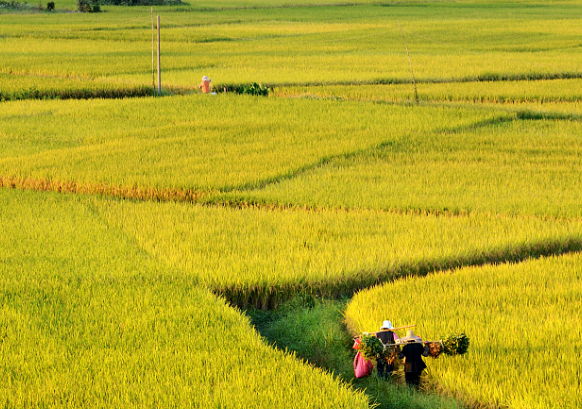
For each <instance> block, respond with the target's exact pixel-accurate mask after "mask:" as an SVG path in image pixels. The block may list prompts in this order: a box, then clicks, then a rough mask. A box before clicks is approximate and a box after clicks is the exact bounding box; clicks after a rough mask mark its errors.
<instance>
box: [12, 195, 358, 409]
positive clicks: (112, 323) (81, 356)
mask: <svg viewBox="0 0 582 409" xmlns="http://www.w3.org/2000/svg"><path fill="white" fill-rule="evenodd" d="M0 203H1V205H0V219H1V220H2V229H1V230H0V247H1V248H2V252H0V289H1V290H0V351H1V355H2V364H1V365H0V378H1V379H2V382H1V383H0V401H1V402H2V403H3V405H4V406H5V407H8V408H20V407H28V408H44V407H91V408H111V407H127V406H138V407H186V406H187V407H193V408H209V407H215V408H218V407H222V408H249V407H259V408H261V407H264V408H267V407H281V408H297V407H310V408H321V407H329V408H337V407H342V408H346V409H347V408H366V407H368V399H367V398H366V397H365V396H364V395H363V393H362V392H357V391H354V390H353V389H351V388H349V387H348V386H346V385H345V384H342V383H340V382H339V380H337V379H334V378H333V377H332V376H330V375H327V374H325V373H323V371H321V370H317V369H314V368H312V367H311V366H309V365H306V364H304V363H303V362H301V361H299V360H297V359H296V358H294V356H293V355H291V354H288V353H284V352H282V351H278V350H275V349H273V348H271V347H270V346H269V345H267V344H265V343H264V342H263V341H262V340H261V338H260V337H259V335H258V334H257V333H256V332H255V331H254V329H253V328H252V327H251V325H250V323H249V320H248V318H247V317H246V316H244V315H242V314H241V313H240V311H236V310H234V309H232V308H230V307H229V306H227V305H226V304H225V301H224V300H221V299H219V298H217V297H215V296H213V295H211V294H209V293H208V292H207V291H205V290H204V289H202V288H200V287H199V286H198V285H197V283H198V280H197V279H196V277H194V276H192V275H191V274H189V273H188V272H186V271H181V270H179V269H177V268H176V267H169V266H167V265H164V264H163V263H160V261H159V260H156V259H154V258H153V257H152V255H150V254H148V253H147V252H144V251H143V249H141V248H140V247H139V246H136V244H135V240H134V239H133V238H130V237H127V236H125V235H124V234H123V233H122V232H121V231H120V230H119V229H116V228H112V226H109V225H108V224H107V223H106V222H105V221H104V220H103V219H101V218H100V217H99V215H98V214H96V213H95V209H94V207H93V205H92V204H91V203H88V202H86V201H83V200H82V199H79V198H77V197H75V196H70V195H56V194H54V193H36V192H22V191H18V190H11V189H0ZM234 397H236V398H234Z"/></svg>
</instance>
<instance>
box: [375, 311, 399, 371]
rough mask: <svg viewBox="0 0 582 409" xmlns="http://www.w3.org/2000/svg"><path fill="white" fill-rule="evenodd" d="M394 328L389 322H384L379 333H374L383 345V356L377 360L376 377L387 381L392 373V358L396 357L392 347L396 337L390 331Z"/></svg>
mask: <svg viewBox="0 0 582 409" xmlns="http://www.w3.org/2000/svg"><path fill="white" fill-rule="evenodd" d="M393 329H394V327H393V326H392V323H391V322H390V321H384V322H383V323H382V326H381V327H380V331H378V332H376V338H378V339H379V340H380V341H382V344H384V354H383V355H382V356H381V357H380V358H378V360H377V362H376V363H377V369H378V376H379V377H381V378H385V379H389V378H390V375H391V374H392V371H394V358H395V357H396V348H395V347H394V346H388V347H387V346H386V345H393V344H395V343H396V340H397V339H398V335H396V333H395V332H394V331H392V330H393Z"/></svg>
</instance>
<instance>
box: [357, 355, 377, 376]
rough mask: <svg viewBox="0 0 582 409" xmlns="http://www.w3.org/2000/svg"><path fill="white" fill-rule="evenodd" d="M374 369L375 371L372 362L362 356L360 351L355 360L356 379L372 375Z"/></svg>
mask: <svg viewBox="0 0 582 409" xmlns="http://www.w3.org/2000/svg"><path fill="white" fill-rule="evenodd" d="M372 369H374V364H373V363H372V361H368V360H367V359H366V358H364V357H363V356H362V354H361V353H360V351H358V353H357V354H356V357H355V358H354V372H355V373H356V378H363V377H364V376H368V375H370V374H371V373H372Z"/></svg>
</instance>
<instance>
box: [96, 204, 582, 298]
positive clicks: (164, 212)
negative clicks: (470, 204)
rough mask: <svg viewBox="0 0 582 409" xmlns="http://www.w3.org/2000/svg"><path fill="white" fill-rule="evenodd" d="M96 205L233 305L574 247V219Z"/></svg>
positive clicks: (579, 242) (577, 235)
mask: <svg viewBox="0 0 582 409" xmlns="http://www.w3.org/2000/svg"><path fill="white" fill-rule="evenodd" d="M98 208H99V212H100V213H101V214H102V215H103V217H104V218H105V219H106V220H108V223H110V224H111V225H112V226H118V227H119V228H120V229H122V230H123V231H124V232H125V234H127V235H128V236H130V237H134V238H135V240H137V242H138V243H139V244H140V246H142V247H143V248H144V249H146V250H147V251H148V252H150V253H151V254H153V255H154V256H155V257H157V258H159V259H160V260H162V261H163V262H164V263H167V264H168V265H171V266H174V267H175V268H179V269H180V270H184V271H189V272H191V274H193V275H194V276H196V277H197V278H198V279H199V280H200V282H201V283H203V284H204V285H205V286H207V287H208V288H210V289H212V290H213V291H214V292H216V293H218V294H221V295H223V296H224V297H225V298H226V299H228V300H229V301H230V302H232V303H233V304H237V305H241V306H245V305H254V306H256V307H259V308H270V307H272V306H274V305H276V304H278V303H279V302H281V301H283V300H286V299H289V298H292V297H293V296H294V295H296V294H297V293H301V292H305V293H310V294H318V295H322V296H328V297H336V296H339V295H341V294H352V293H353V292H354V291H355V290H357V289H361V288H366V287H369V286H372V285H374V284H377V283H379V282H383V281H387V280H392V279H394V278H395V277H399V276H405V275H416V274H426V273H428V272H430V271H434V270H440V269H446V268H451V267H455V266H461V265H467V264H483V263H487V262H501V261H506V260H513V261H519V260H522V259H524V258H528V257H530V256H536V255H540V254H553V253H559V252H563V251H571V250H577V249H580V248H581V247H582V235H581V234H582V230H581V229H580V223H579V222H577V221H556V220H546V221H544V220H540V219H537V218H531V217H527V218H525V217H503V216H495V217H489V216H486V215H467V216H459V217H447V216H438V215H433V214H423V215H419V214H394V213H387V212H382V211H374V210H367V211H366V210H361V211H352V212H345V211H337V210H325V209H321V210H318V211H314V210H311V211H309V210H308V211H306V210H303V209H281V210H276V209H275V210H268V209H261V208H247V209H245V208H242V209H237V208H230V207H205V206H201V205H191V204H185V203H146V202H144V203H135V202H130V201H123V202H117V201H111V202H103V203H101V204H99V205H98Z"/></svg>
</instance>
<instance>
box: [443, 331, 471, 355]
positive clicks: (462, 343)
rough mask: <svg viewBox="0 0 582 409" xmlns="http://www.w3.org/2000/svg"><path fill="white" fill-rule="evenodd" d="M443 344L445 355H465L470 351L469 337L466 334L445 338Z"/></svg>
mask: <svg viewBox="0 0 582 409" xmlns="http://www.w3.org/2000/svg"><path fill="white" fill-rule="evenodd" d="M442 342H443V349H444V351H443V352H444V353H445V355H450V356H453V355H463V354H466V353H467V351H468V350H469V337H468V336H466V335H465V333H462V334H460V335H448V336H446V337H444V338H443V341H442Z"/></svg>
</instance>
